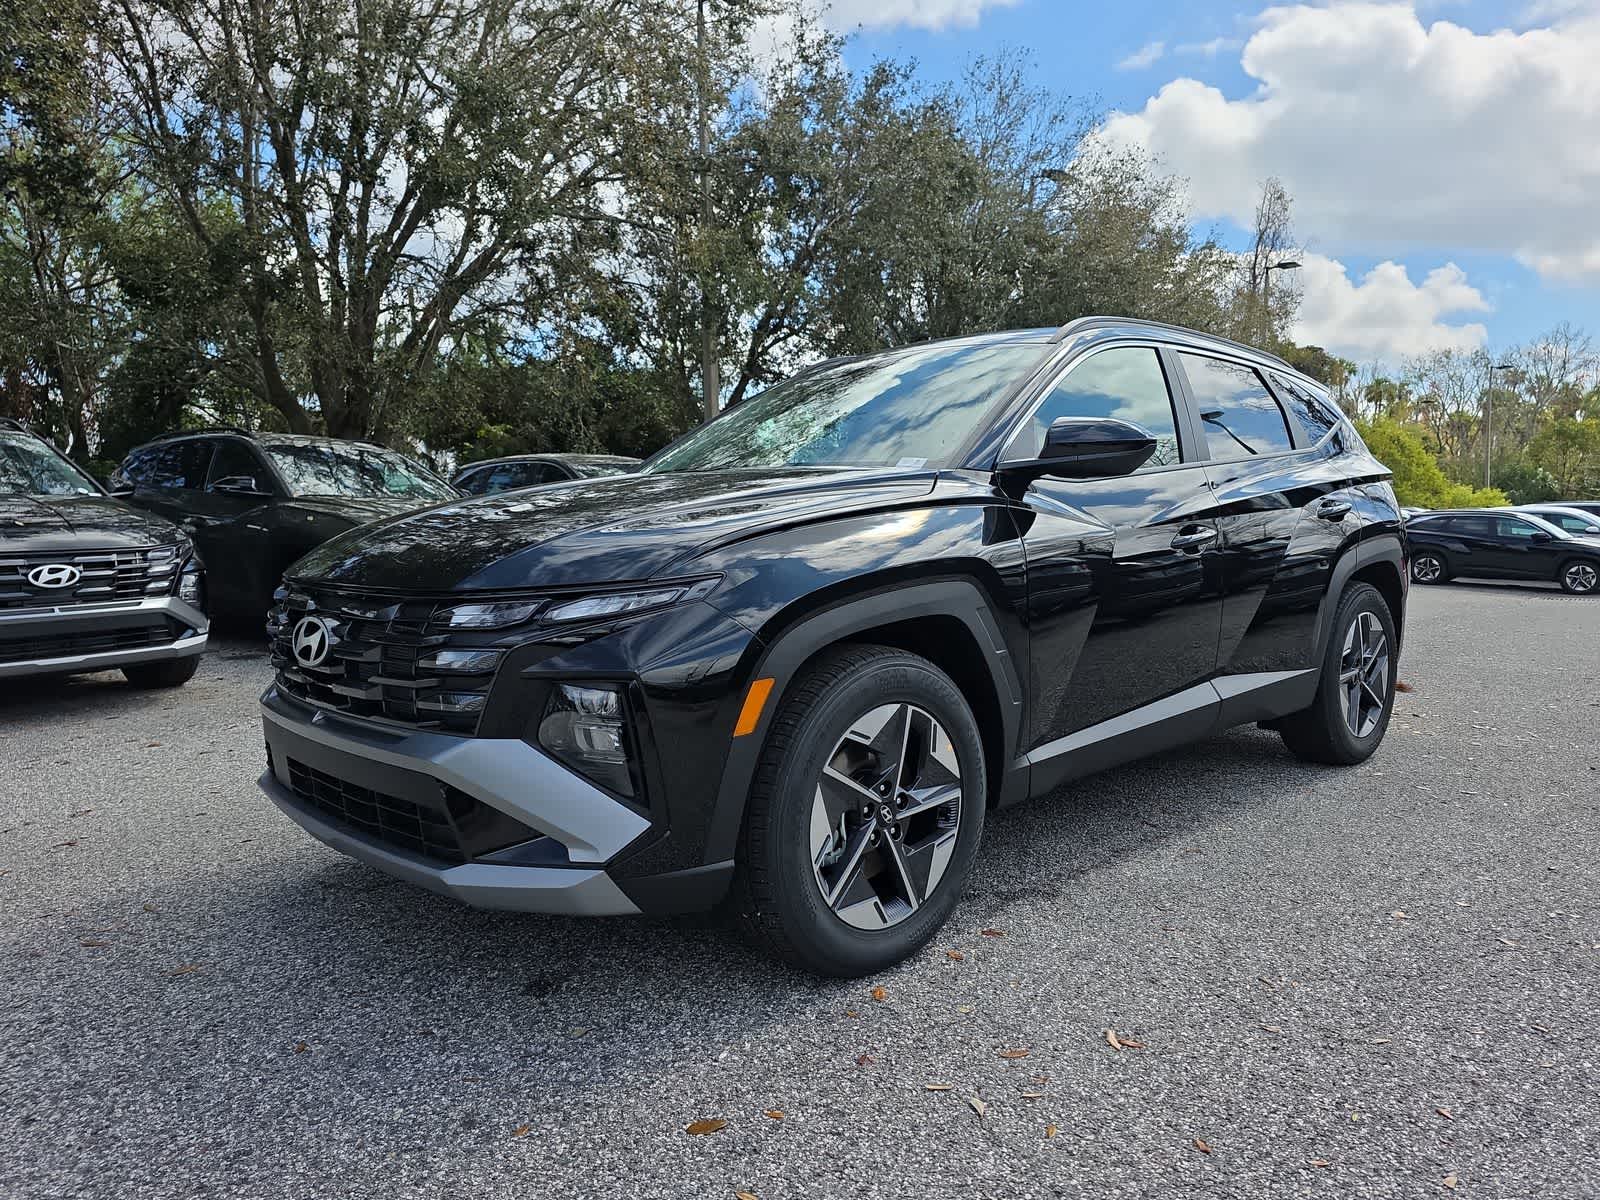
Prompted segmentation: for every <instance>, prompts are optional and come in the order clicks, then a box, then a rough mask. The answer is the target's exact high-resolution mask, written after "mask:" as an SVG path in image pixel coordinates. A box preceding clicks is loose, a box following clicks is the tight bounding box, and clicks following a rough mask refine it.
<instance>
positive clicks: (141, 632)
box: [0, 618, 183, 663]
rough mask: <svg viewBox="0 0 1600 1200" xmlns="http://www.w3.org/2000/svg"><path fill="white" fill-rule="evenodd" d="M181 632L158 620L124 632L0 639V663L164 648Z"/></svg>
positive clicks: (174, 626) (175, 639)
mask: <svg viewBox="0 0 1600 1200" xmlns="http://www.w3.org/2000/svg"><path fill="white" fill-rule="evenodd" d="M182 633H183V630H182V628H181V627H179V626H178V625H177V624H175V623H174V622H172V621H170V620H167V619H166V618H162V619H161V620H160V621H159V622H155V623H152V624H149V625H137V626H134V627H132V628H128V629H111V630H94V631H89V630H84V631H83V632H79V633H52V634H46V635H44V636H39V635H37V634H34V635H31V636H29V637H25V638H8V637H0V663H18V662H38V661H39V660H40V659H46V658H70V657H74V656H76V655H79V654H109V653H111V652H113V651H117V650H143V649H145V648H146V647H149V646H167V645H171V644H172V643H173V642H175V641H177V640H178V638H179V637H180V636H181V635H182Z"/></svg>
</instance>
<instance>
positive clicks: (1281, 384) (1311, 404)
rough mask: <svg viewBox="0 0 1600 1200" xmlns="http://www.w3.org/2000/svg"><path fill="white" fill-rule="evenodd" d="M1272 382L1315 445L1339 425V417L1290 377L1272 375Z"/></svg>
mask: <svg viewBox="0 0 1600 1200" xmlns="http://www.w3.org/2000/svg"><path fill="white" fill-rule="evenodd" d="M1272 382H1273V383H1274V384H1275V385H1277V388H1278V394H1279V395H1280V396H1282V397H1283V401H1284V403H1285V404H1287V405H1288V406H1289V409H1290V411H1291V412H1293V413H1294V415H1295V416H1296V417H1297V418H1298V419H1299V421H1300V426H1301V428H1302V429H1304V430H1305V431H1306V436H1307V438H1309V439H1310V441H1311V444H1312V445H1315V444H1316V443H1317V442H1320V441H1321V440H1322V439H1323V438H1325V437H1327V436H1328V434H1329V433H1331V432H1332V431H1333V430H1334V429H1336V428H1337V427H1338V425H1339V418H1338V417H1336V416H1334V415H1333V413H1331V412H1329V411H1328V407H1327V406H1326V405H1325V404H1323V403H1322V402H1321V401H1320V400H1318V399H1317V398H1316V397H1315V396H1313V395H1312V394H1311V393H1310V392H1308V391H1306V389H1305V388H1303V387H1301V386H1300V385H1299V384H1298V383H1295V382H1294V380H1292V379H1285V378H1284V377H1283V376H1282V375H1276V374H1275V375H1273V377H1272Z"/></svg>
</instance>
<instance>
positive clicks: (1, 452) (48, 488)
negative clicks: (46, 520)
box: [0, 432, 100, 496]
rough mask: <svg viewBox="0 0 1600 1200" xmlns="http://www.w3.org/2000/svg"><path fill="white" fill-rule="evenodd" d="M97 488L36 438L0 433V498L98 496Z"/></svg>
mask: <svg viewBox="0 0 1600 1200" xmlns="http://www.w3.org/2000/svg"><path fill="white" fill-rule="evenodd" d="M99 494H100V489H99V488H97V487H96V486H95V485H94V483H93V482H92V481H91V480H90V479H89V477H88V476H87V475H84V474H83V473H82V472H81V471H79V470H78V469H77V468H76V467H74V466H73V465H72V464H71V463H69V462H68V461H67V460H66V459H64V458H62V457H61V456H60V455H59V454H57V453H56V452H55V451H53V450H52V449H50V447H49V446H46V445H45V444H44V443H43V442H41V441H39V439H37V438H35V437H31V436H29V435H28V434H25V433H5V432H0V496H98V495H99Z"/></svg>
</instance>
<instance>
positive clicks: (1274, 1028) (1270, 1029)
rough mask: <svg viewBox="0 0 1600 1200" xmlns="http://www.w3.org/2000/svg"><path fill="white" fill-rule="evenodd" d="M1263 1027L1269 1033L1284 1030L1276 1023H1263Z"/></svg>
mask: <svg viewBox="0 0 1600 1200" xmlns="http://www.w3.org/2000/svg"><path fill="white" fill-rule="evenodd" d="M1261 1028H1263V1029H1265V1030H1266V1031H1267V1032H1268V1033H1282V1032H1283V1030H1282V1029H1280V1028H1279V1027H1278V1026H1276V1025H1263V1026H1262V1027H1261Z"/></svg>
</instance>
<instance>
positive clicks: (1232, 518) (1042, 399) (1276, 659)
mask: <svg viewBox="0 0 1600 1200" xmlns="http://www.w3.org/2000/svg"><path fill="white" fill-rule="evenodd" d="M1388 478H1389V473H1388V471H1387V470H1386V469H1385V468H1384V467H1383V465H1382V464H1381V463H1379V462H1377V461H1376V460H1374V459H1373V458H1372V456H1371V455H1370V454H1369V453H1368V452H1367V449H1366V447H1365V446H1364V445H1363V444H1362V443H1361V440H1360V438H1359V437H1358V436H1357V435H1356V433H1355V431H1354V430H1353V429H1352V428H1351V426H1350V425H1349V423H1348V422H1347V421H1346V420H1344V418H1343V417H1341V416H1340V415H1339V413H1338V411H1337V409H1335V408H1334V407H1333V406H1332V405H1330V403H1329V402H1328V398H1327V396H1326V395H1325V394H1324V393H1323V391H1322V390H1321V388H1319V387H1318V385H1317V384H1315V383H1314V382H1312V381H1311V380H1309V379H1307V378H1305V377H1303V376H1301V375H1298V374H1296V373H1295V372H1294V371H1293V370H1292V369H1291V368H1290V367H1289V366H1288V365H1287V364H1285V363H1284V362H1282V361H1281V360H1279V359H1277V358H1273V357H1271V356H1269V355H1265V354H1261V353H1259V352H1257V351H1254V350H1251V349H1249V348H1247V347H1244V346H1240V345H1236V344H1234V343H1231V342H1225V341H1220V340H1217V339H1215V338H1209V337H1205V336H1203V335H1200V334H1196V333H1191V332H1188V331H1185V330H1181V329H1174V328H1170V327H1166V326H1160V325H1153V324H1144V323H1139V322H1134V321H1128V320H1110V319H1087V320H1079V321H1074V322H1073V323H1072V324H1070V325H1068V326H1066V327H1065V328H1063V329H1060V330H1041V331H1033V332H1023V333H1006V334H996V335H989V336H982V337H968V338H962V339H958V340H953V341H945V342H938V343H934V344H930V345H920V346H915V347H911V348H908V349H901V350H894V351H889V352H886V353H882V354H875V355H871V356H867V357H862V358H853V359H846V360H836V361H830V362H827V363H824V364H821V365H819V366H817V367H814V368H812V369H810V370H807V371H805V372H803V373H801V374H799V375H797V376H795V377H794V378H792V379H789V380H787V381H785V382H783V383H780V384H778V385H776V386H774V387H772V388H770V389H769V390H767V391H765V392H763V393H762V394H760V395H758V396H755V397H752V398H750V399H748V400H746V401H745V402H744V403H743V404H741V405H739V406H738V407H737V408H734V409H731V410H729V411H728V412H725V413H724V414H723V415H722V416H720V417H719V418H718V419H717V420H715V421H712V422H710V423H708V424H707V425H704V426H702V427H701V428H699V429H697V430H695V431H694V432H692V433H690V434H689V435H688V436H686V437H684V438H683V439H681V440H680V441H678V442H677V443H675V444H673V445H672V446H669V447H668V448H667V449H666V450H664V451H662V452H661V453H660V454H658V455H656V456H655V457H654V458H652V459H650V460H649V461H648V462H647V463H646V464H645V465H644V467H643V468H642V469H641V471H640V472H639V473H637V474H632V475H620V476H616V477H613V478H609V479H596V480H589V481H582V482H575V483H569V484H564V485H562V486H560V487H555V488H548V489H543V490H539V491H533V492H517V493H509V494H506V495H500V496H487V497H482V498H478V499H472V500H467V501H462V502H459V503H456V504H452V505H446V506H443V507H440V508H436V509H433V510H431V511H429V512H425V513H419V514H415V515H413V516H409V517H401V518H398V519H396V520H392V521H388V522H385V523H383V524H381V525H376V526H373V527H370V528H368V529H363V530H358V531H356V532H354V533H351V534H347V535H345V536H343V537H339V538H335V539H334V540H333V541H331V542H329V543H328V544H327V545H325V546H323V547H322V548H321V549H320V550H317V551H315V552H313V553H312V554H311V555H310V556H309V557H307V558H305V559H303V560H302V561H301V562H300V563H298V564H297V565H296V566H295V567H294V569H293V571H292V572H291V574H290V577H289V579H288V580H287V582H286V587H285V590H284V592H283V593H282V594H281V595H280V597H279V599H278V602H277V606H276V608H275V610H274V615H273V617H272V624H271V629H272V632H273V633H274V642H273V661H274V664H275V666H276V669H277V677H276V680H275V682H274V683H273V684H272V686H271V687H269V688H268V689H267V691H266V693H265V694H264V695H263V697H262V710H263V717H264V719H265V729H266V741H267V749H268V760H269V767H268V770H267V772H266V773H265V774H264V775H263V776H262V780H261V785H262V787H263V789H264V790H265V791H266V793H267V794H268V795H269V796H270V797H271V798H272V799H273V801H275V802H276V803H277V804H278V805H279V806H280V807H281V808H282V809H283V810H284V811H285V812H286V813H288V814H289V816H290V817H292V818H293V819H294V820H295V821H297V822H298V823H299V824H300V825H302V826H304V827H305V828H306V829H307V830H309V831H310V832H311V833H312V834H314V835H315V836H317V837H318V838H320V839H322V840H323V841H324V842H327V843H328V844H329V845H331V846H333V847H335V848H337V849H339V850H342V851H344V852H346V853H348V854H351V855H353V856H355V857H356V858H359V859H362V860H364V861H366V862H368V863H371V864H374V865H376V866H377V867H379V868H380V869H382V870H384V871H388V872H390V873H392V874H394V875H397V876H400V877H402V878H405V879H409V880H412V881H413V882H416V883H418V884H421V885H423V886H425V887H429V888H433V889H435V890H437V891H440V892H443V893H446V894H449V895H452V896H455V897H457V898H459V899H461V900H464V901H466V902H468V903H471V904H476V905H482V906H484V907H491V908H509V909H525V910H538V911H547V912H566V913H595V914H598V913H637V912H646V913H668V912H680V911H685V910H694V909H707V908H711V907H713V906H715V905H717V904H718V903H719V901H721V900H722V899H723V898H724V897H726V896H728V895H729V894H730V889H731V893H732V897H733V899H734V902H735V903H736V905H737V906H738V909H739V911H740V912H741V913H742V915H743V917H744V918H745V920H746V921H747V923H748V924H749V925H750V926H751V927H752V928H753V929H755V930H756V931H758V932H759V933H760V934H761V935H762V936H763V937H765V939H766V940H767V941H768V942H769V943H770V944H771V945H772V946H773V947H774V948H775V949H776V950H777V951H778V952H780V953H781V954H782V955H784V956H785V957H787V958H789V959H790V960H792V961H794V962H797V963H800V964H803V965H804V966H806V967H809V968H811V969H814V970H817V971H821V972H826V973H833V974H847V975H848V974H859V973H863V972H867V971H871V970H874V969H876V968H878V967H881V966H882V965H884V964H886V963H889V962H892V961H894V960H896V959H899V958H901V957H903V956H905V955H907V954H909V953H911V952H912V951H914V950H915V949H916V948H917V947H918V946H920V945H921V944H922V943H924V942H925V941H926V940H927V939H928V938H929V937H931V936H932V935H933V933H934V931H935V930H936V929H937V928H938V927H939V926H940V924H941V923H942V922H943V921H944V920H945V918H946V916H948V914H949V913H950V911H951V909H952V907H953V906H954V905H955V903H956V901H957V898H958V897H959V895H960V893H961V889H962V885H963V882H964V880H965V879H966V876H967V874H968V871H969V870H970V868H971V866H972V862H973V859H974V856H975V855H976V853H977V850H978V840H979V836H980V834H981V833H982V829H983V822H984V818H985V814H986V813H987V812H988V810H989V809H991V808H993V807H996V806H1003V805H1007V804H1011V803H1014V802H1016V801H1019V800H1022V799H1025V798H1026V797H1029V796H1036V795H1039V794H1041V793H1045V792H1049V791H1051V790H1052V789H1055V788H1057V787H1059V786H1060V785H1061V784H1063V783H1064V782H1066V781H1067V780H1070V779H1073V778H1075V777H1078V776H1082V775H1085V774H1088V773H1089V772H1092V771H1096V770H1099V769H1101V768H1104V767H1108V766H1110V765H1112V764H1114V763H1117V762H1121V761H1123V760H1126V759H1130V758H1134V757H1137V756H1139V755H1144V754H1148V753H1150V752H1151V751H1154V750H1159V749H1161V748H1163V747H1167V746H1172V745H1174V744H1177V743H1181V742H1186V741H1189V740H1191V739H1194V738H1201V737H1205V736H1207V735H1209V734H1212V733H1214V732H1216V731H1217V730H1219V729H1222V728H1224V727H1227V726H1230V725H1237V724H1240V723H1242V722H1252V721H1254V722H1262V723H1265V724H1268V725H1270V726H1271V727H1272V728H1274V729H1277V730H1278V731H1279V732H1280V733H1281V734H1282V736H1283V739H1284V741H1285V742H1286V743H1287V744H1288V746H1289V748H1290V749H1291V750H1293V751H1294V752H1295V753H1296V754H1298V755H1300V756H1301V757H1303V758H1306V759H1309V760H1312V761H1316V762H1327V763H1354V762H1359V761H1361V760H1362V759H1364V758H1366V757H1367V756H1368V755H1369V754H1371V753H1372V752H1373V750H1374V749H1375V748H1376V747H1377V745H1378V743H1379V741H1380V740H1381V739H1382V737H1383V735H1384V730H1385V728H1386V727H1387V725H1388V721H1389V714H1390V707H1391V704H1392V701H1393V695H1394V685H1395V666H1396V656H1397V654H1398V651H1399V647H1400V629H1401V618H1402V612H1403V608H1404V604H1405V598H1406V569H1405V553H1406V550H1405V541H1404V534H1403V527H1402V524H1401V520H1400V514H1399V509H1398V507H1397V505H1396V503H1395V497H1394V493H1393V491H1392V489H1391V488H1390V486H1389V484H1388V482H1387V480H1388Z"/></svg>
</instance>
